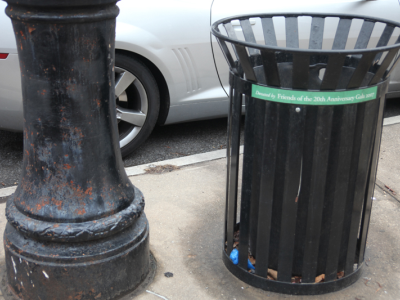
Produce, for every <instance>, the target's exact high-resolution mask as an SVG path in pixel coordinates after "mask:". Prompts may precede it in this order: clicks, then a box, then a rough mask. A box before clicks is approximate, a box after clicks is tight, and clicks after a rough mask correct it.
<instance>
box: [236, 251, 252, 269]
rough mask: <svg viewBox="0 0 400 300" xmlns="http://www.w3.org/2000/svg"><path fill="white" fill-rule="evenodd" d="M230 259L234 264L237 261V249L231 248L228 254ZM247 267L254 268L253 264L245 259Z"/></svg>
mask: <svg viewBox="0 0 400 300" xmlns="http://www.w3.org/2000/svg"><path fill="white" fill-rule="evenodd" d="M229 257H230V259H231V260H232V262H233V264H234V265H237V264H238V263H239V251H238V250H237V249H233V250H232V252H231V254H230V255H229ZM247 267H248V268H249V269H252V270H255V269H256V268H254V266H253V264H252V263H251V262H250V259H247Z"/></svg>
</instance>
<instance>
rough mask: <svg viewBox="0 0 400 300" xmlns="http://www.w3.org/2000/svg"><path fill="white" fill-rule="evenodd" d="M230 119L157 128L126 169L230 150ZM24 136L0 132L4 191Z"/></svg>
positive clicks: (399, 110) (394, 104)
mask: <svg viewBox="0 0 400 300" xmlns="http://www.w3.org/2000/svg"><path fill="white" fill-rule="evenodd" d="M397 115H400V99H391V100H388V101H387V103H386V110H385V117H392V116H397ZM226 131H227V119H226V118H223V119H215V120H207V121H197V122H190V123H182V124H175V125H168V126H162V127H157V128H155V130H154V132H153V133H152V134H151V136H150V138H149V139H148V140H147V141H146V142H145V144H144V145H143V146H142V147H141V148H140V149H138V150H137V151H136V152H135V153H133V154H132V155H130V156H129V157H127V158H126V159H124V165H125V166H126V167H128V166H136V165H141V164H146V163H151V162H156V161H162V160H166V159H171V158H176V157H181V156H186V155H192V154H197V153H204V152H209V151H213V150H218V149H225V148H226ZM22 144H23V142H22V133H18V132H7V131H1V130H0V188H1V187H7V186H12V185H16V184H17V183H18V180H19V177H20V175H21V163H22V150H23V149H22V148H23V145H22Z"/></svg>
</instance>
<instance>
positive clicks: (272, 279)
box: [212, 14, 400, 294]
mask: <svg viewBox="0 0 400 300" xmlns="http://www.w3.org/2000/svg"><path fill="white" fill-rule="evenodd" d="M275 18H278V19H275ZM279 18H281V19H280V20H281V21H282V18H284V19H283V20H284V24H285V29H286V47H279V46H278V42H277V39H276V31H275V28H276V25H275V28H274V22H277V20H279ZM254 20H256V23H257V22H259V24H261V26H260V27H261V29H260V28H258V29H257V28H256V27H255V26H253V25H252V24H251V22H250V21H252V22H253V23H254ZM257 20H258V21H257ZM335 20H336V21H335ZM238 21H239V22H240V23H239V24H240V26H238V24H237V22H238ZM233 22H236V24H235V23H233ZM335 22H336V25H335V26H333V27H334V28H335V30H336V32H335V33H334V38H333V44H332V47H331V48H332V50H322V44H323V43H326V42H329V41H328V40H329V37H327V36H326V34H327V32H328V33H329V30H327V31H326V32H325V31H324V27H327V26H324V25H325V24H328V23H329V24H330V25H332V24H334V23H335ZM356 22H358V23H359V24H360V22H361V24H362V26H360V30H359V32H358V37H357V38H356V41H355V46H354V48H353V49H351V50H346V49H345V47H346V43H348V42H351V38H350V37H349V31H350V26H352V24H355V23H356ZM234 25H235V26H234ZM307 26H308V27H307ZM304 27H306V28H305V30H306V31H307V30H308V32H309V40H308V45H307V46H306V47H308V48H303V49H302V48H299V44H300V43H299V32H300V31H301V30H303V31H304ZM374 28H375V29H374ZM331 29H332V26H331ZM257 30H259V32H260V31H262V36H263V38H264V44H261V43H257V42H256V33H255V32H256V31H257ZM399 31H400V24H399V23H393V22H389V21H387V20H382V19H371V18H367V17H363V16H351V15H336V14H329V15H328V14H263V15H247V16H237V17H232V18H227V19H223V20H220V21H218V22H216V23H214V24H213V26H212V33H213V34H214V36H215V37H216V38H217V40H218V42H219V44H220V47H221V49H222V51H223V53H224V55H225V58H226V60H227V62H228V64H229V67H230V112H229V124H228V171H227V199H226V218H225V243H224V250H223V260H224V263H225V265H226V266H227V268H228V269H229V270H230V271H231V272H232V273H233V274H234V275H236V276H237V277H238V278H239V279H241V280H243V281H245V282H247V283H248V284H250V285H252V286H255V287H259V288H262V289H265V290H269V291H274V292H279V293H288V294H322V293H327V292H332V291H336V290H340V289H342V288H344V287H347V286H349V285H350V284H352V283H353V282H355V281H356V280H357V279H358V278H359V277H360V275H361V272H360V271H361V269H362V266H363V262H364V252H365V246H366V238H367V232H368V225H369V220H370V213H371V205H372V196H373V191H374V184H375V176H376V168H377V159H378V154H379V147H380V139H381V132H382V121H383V109H384V103H385V101H384V100H385V93H386V91H387V87H388V77H389V75H390V73H391V71H392V70H393V69H394V67H395V65H396V63H397V62H398V58H399V48H400V38H399V37H398V32H399ZM324 32H325V33H324ZM225 33H226V34H225ZM377 34H378V38H377V39H376V42H374V41H373V39H371V35H373V36H376V35H377ZM241 35H242V37H243V39H241V38H240V36H241ZM332 37H333V36H332ZM369 44H370V45H371V44H372V45H373V46H372V48H371V47H369V48H368V47H367V46H368V45H369ZM389 44H391V45H390V46H389ZM234 57H236V59H235V58H234ZM243 99H244V101H245V104H246V117H245V119H246V121H245V131H244V155H243V179H242V192H241V203H238V170H239V140H240V119H241V114H242V104H243ZM234 248H237V250H238V251H239V263H238V265H234V264H233V262H232V261H231V259H230V257H229V255H230V254H231V252H232V250H233V249H234ZM249 257H250V258H252V259H254V261H253V260H252V261H251V262H252V263H253V264H254V266H255V270H254V271H251V270H249V269H248V258H249Z"/></svg>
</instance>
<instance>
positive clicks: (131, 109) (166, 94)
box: [0, 0, 400, 156]
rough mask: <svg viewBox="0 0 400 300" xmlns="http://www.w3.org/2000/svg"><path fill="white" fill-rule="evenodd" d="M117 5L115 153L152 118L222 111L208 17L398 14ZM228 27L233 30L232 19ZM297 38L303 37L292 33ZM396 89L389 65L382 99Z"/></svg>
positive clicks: (333, 3)
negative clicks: (118, 142) (272, 14)
mask: <svg viewBox="0 0 400 300" xmlns="http://www.w3.org/2000/svg"><path fill="white" fill-rule="evenodd" d="M118 6H119V8H120V15H119V16H118V18H117V34H116V60H115V65H116V68H115V78H116V86H115V91H116V114H117V118H118V121H119V122H118V129H119V137H120V147H121V151H122V155H123V156H127V155H128V154H130V153H132V151H134V150H135V149H136V148H137V147H139V146H140V145H141V144H142V143H143V142H144V141H145V140H146V138H147V137H148V136H149V135H150V133H151V132H152V130H153V128H154V126H155V125H156V124H159V125H164V124H172V123H179V122H186V121H194V120H201V119H210V118H218V117H222V116H226V114H227V109H228V97H227V95H228V93H227V92H228V91H229V88H228V77H229V73H228V71H229V70H228V66H227V64H226V62H225V59H224V57H223V55H222V53H221V51H220V49H219V46H218V44H217V43H216V40H215V39H214V38H213V37H212V36H211V35H210V25H211V24H212V23H213V22H215V21H217V20H219V19H221V18H224V17H228V16H233V15H239V14H249V13H262V12H266V13H271V12H272V13H273V12H299V11H304V12H321V13H324V12H329V13H342V14H343V13H351V14H360V15H370V16H374V17H380V18H386V19H390V20H396V21H397V20H398V18H399V16H400V6H399V2H398V0H376V1H358V0H326V1H320V0H318V1H316V0H304V1H298V0H297V1H294V0H282V1H274V2H273V1H261V0H246V1H243V0H240V1H239V0H214V1H213V0H147V1H132V0H122V1H120V2H118ZM5 7H6V3H5V2H0V10H2V11H4V9H5ZM277 22H278V23H277V25H278V26H277V27H276V28H278V31H279V20H278V21H277ZM233 25H234V29H235V31H236V32H237V33H238V34H240V32H241V30H242V29H241V26H240V23H239V22H238V23H237V24H236V25H235V24H233ZM252 25H253V26H254V29H255V30H254V31H255V32H257V26H260V24H258V22H257V20H253V21H252ZM357 26H358V25H355V26H352V28H351V32H350V42H349V43H348V45H347V46H346V47H347V48H351V47H353V46H354V43H355V41H356V38H357V34H358V32H359V28H358V27H357ZM360 26H361V25H360ZM0 28H1V29H2V33H1V35H0V129H3V130H12V131H22V126H23V114H22V94H21V80H20V71H19V63H18V56H17V49H16V43H15V38H14V33H13V30H12V26H11V21H10V19H9V18H8V17H7V16H6V15H5V14H4V13H2V14H1V15H0ZM328 30H329V28H328ZM357 30H358V31H357ZM278 33H279V32H278ZM303 38H304V39H307V36H304V37H302V36H300V40H302V39H303ZM373 39H374V35H372V38H371V40H372V41H373ZM352 41H353V42H354V43H353V44H352ZM300 42H301V41H300ZM278 43H285V41H284V36H281V37H280V36H279V35H278ZM399 95H400V71H399V68H397V70H396V71H394V72H393V73H392V77H391V82H390V87H389V94H388V97H397V96H399Z"/></svg>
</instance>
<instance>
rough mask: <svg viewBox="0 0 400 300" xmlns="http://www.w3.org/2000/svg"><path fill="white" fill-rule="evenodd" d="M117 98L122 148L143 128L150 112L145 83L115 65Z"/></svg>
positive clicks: (120, 144)
mask: <svg viewBox="0 0 400 300" xmlns="http://www.w3.org/2000/svg"><path fill="white" fill-rule="evenodd" d="M115 99H116V114H117V120H118V131H119V138H120V140H119V146H120V148H122V147H124V146H126V145H127V144H129V143H130V142H131V141H132V140H133V139H134V138H135V137H136V136H137V135H138V134H139V132H140V131H141V130H142V128H143V125H144V123H145V121H146V118H147V113H148V98H147V93H146V90H145V88H144V86H143V84H142V83H141V82H140V80H139V79H138V78H137V77H136V76H134V75H133V74H132V73H131V72H129V71H127V70H125V69H123V68H120V67H115Z"/></svg>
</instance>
